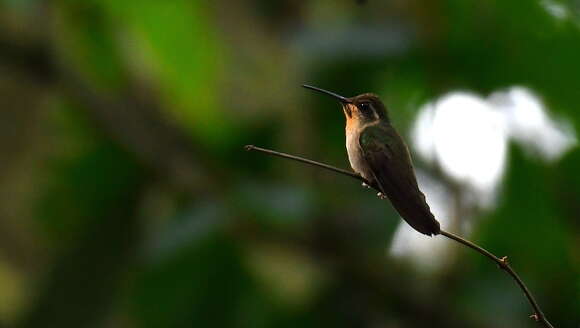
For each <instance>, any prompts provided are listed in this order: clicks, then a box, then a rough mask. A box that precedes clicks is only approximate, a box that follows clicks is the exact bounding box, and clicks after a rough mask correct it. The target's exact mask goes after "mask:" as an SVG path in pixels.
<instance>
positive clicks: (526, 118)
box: [390, 87, 577, 268]
mask: <svg viewBox="0 0 580 328" xmlns="http://www.w3.org/2000/svg"><path fill="white" fill-rule="evenodd" d="M509 140H513V141H515V142H516V143H517V144H519V145H520V146H522V147H524V149H526V150H527V151H528V152H529V153H532V154H534V155H537V156H538V157H539V158H540V159H543V160H545V161H548V162H552V161H555V160H558V159H559V158H560V157H561V156H562V155H564V154H565V153H566V152H567V151H569V150H570V149H571V148H572V147H574V146H576V145H577V139H576V134H575V132H574V130H573V128H572V125H571V124H570V123H568V122H566V121H564V120H563V119H554V118H553V117H552V116H551V115H549V114H548V112H547V110H546V108H545V107H544V105H543V104H542V103H541V101H540V100H539V98H538V97H537V96H536V95H534V94H533V93H532V92H531V91H530V90H528V89H525V88H522V87H513V88H510V89H509V90H507V91H500V92H495V93H493V94H492V95H491V96H490V97H489V98H488V99H484V98H482V97H479V96H477V95H474V94H470V93H465V92H454V93H450V94H448V95H445V96H443V97H442V98H440V99H439V100H436V101H434V102H430V103H427V104H426V105H424V106H423V107H422V108H421V109H420V111H419V114H418V115H417V119H416V120H415V124H414V127H413V130H412V142H413V145H414V147H413V148H414V149H415V150H416V151H417V153H418V155H419V156H421V157H422V158H423V159H424V160H426V161H428V162H430V163H432V164H435V163H436V164H438V165H439V166H440V167H441V169H442V171H443V173H444V174H446V175H447V176H449V177H450V178H452V179H454V180H455V181H457V183H459V185H460V186H462V188H463V193H462V196H463V197H462V198H463V199H462V201H463V202H465V205H475V206H477V207H479V208H482V209H485V208H487V209H491V208H493V207H494V206H495V202H494V200H495V194H496V190H497V188H498V186H499V185H500V182H501V179H502V177H503V174H504V171H505V163H506V159H507V148H508V142H509ZM418 180H419V187H420V188H421V190H422V191H423V193H424V194H425V196H426V198H427V202H428V203H429V206H430V207H431V210H432V212H433V214H434V215H435V217H436V218H437V220H439V222H440V223H441V227H442V228H447V225H448V220H449V216H450V215H453V214H454V213H452V208H451V207H450V204H452V203H453V201H454V200H452V199H451V198H450V197H451V195H449V193H448V192H446V190H445V186H444V185H442V184H441V183H439V182H437V181H434V179H432V178H431V179H429V178H427V177H426V176H425V175H424V174H418ZM437 239H440V238H437ZM437 239H433V238H430V237H427V236H424V235H422V234H420V233H417V232H416V231H414V230H412V229H411V228H410V227H409V226H408V225H407V224H406V223H405V222H404V221H402V222H401V224H400V225H399V227H398V228H397V231H396V233H395V237H394V239H393V243H392V245H391V248H390V253H391V255H393V256H397V257H404V256H410V260H412V261H414V262H416V263H418V264H419V263H420V264H422V266H423V267H427V268H429V267H431V268H435V267H436V266H434V263H432V260H433V258H438V257H439V256H438V254H442V251H444V248H442V247H444V246H441V245H439V244H438V242H439V241H440V240H437ZM443 244H444V245H448V244H449V243H447V244H445V243H443Z"/></svg>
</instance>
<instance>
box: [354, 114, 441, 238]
mask: <svg viewBox="0 0 580 328" xmlns="http://www.w3.org/2000/svg"><path fill="white" fill-rule="evenodd" d="M359 143H360V147H361V150H362V153H363V156H364V158H365V159H366V161H367V163H368V165H369V167H370V169H371V171H372V173H373V175H374V178H375V181H376V183H377V185H378V186H379V188H380V189H381V191H382V192H383V194H385V195H386V196H387V197H388V198H389V200H390V201H391V203H392V204H393V207H394V208H395V209H396V210H397V212H399V214H400V215H401V217H402V218H403V219H404V220H405V221H407V223H408V224H409V225H411V227H413V228H414V229H415V230H417V231H419V232H421V233H423V234H426V235H433V234H435V235H436V234H438V233H439V222H437V220H435V217H433V214H432V213H431V210H430V209H429V205H427V202H426V201H425V195H423V193H422V192H421V191H420V190H419V187H418V185H417V178H416V177H415V172H414V170H413V165H412V163H411V156H410V155H409V150H408V149H407V146H406V145H405V143H404V141H403V139H402V138H401V136H400V135H399V134H398V133H397V131H395V129H394V128H393V127H392V126H390V125H387V124H379V125H374V126H369V127H367V128H365V129H364V130H363V132H362V133H361V136H360V139H359Z"/></svg>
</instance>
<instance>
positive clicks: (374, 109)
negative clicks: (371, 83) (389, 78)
mask: <svg viewBox="0 0 580 328" xmlns="http://www.w3.org/2000/svg"><path fill="white" fill-rule="evenodd" d="M303 87H305V88H308V89H311V90H315V91H318V92H322V93H325V94H327V95H330V96H332V97H334V98H336V99H338V101H340V103H341V105H342V110H343V112H344V116H345V117H346V149H347V152H348V159H349V162H350V166H351V167H352V169H353V170H354V171H355V172H356V173H358V174H360V175H361V176H362V177H363V178H365V180H367V181H368V182H369V183H370V184H371V185H372V186H373V187H375V188H376V189H378V190H380V191H381V192H380V193H379V197H381V198H383V197H384V196H386V197H388V199H389V200H390V201H391V203H392V204H393V207H394V208H395V209H396V210H397V212H398V213H399V214H400V215H401V217H402V218H403V219H404V220H405V221H406V222H407V223H408V224H409V225H411V227H413V228H414V229H415V230H417V231H419V232H420V233H423V234H426V235H437V234H439V232H440V228H439V222H437V220H435V217H434V216H433V214H432V213H431V210H430V209H429V205H427V202H426V201H425V195H423V193H422V192H421V191H420V190H419V186H418V185H417V178H416V177H415V172H414V170H413V164H412V162H411V156H410V154H409V149H408V148H407V145H406V144H405V142H404V141H403V139H402V138H401V136H400V135H399V133H397V131H396V130H395V128H394V127H393V126H392V125H391V121H390V119H389V115H388V112H387V109H386V108H385V105H384V104H383V103H382V102H381V100H380V99H379V97H378V96H377V95H374V94H372V93H364V94H362V95H359V96H356V97H352V98H346V97H343V96H340V95H338V94H336V93H333V92H330V91H327V90H323V89H320V88H317V87H313V86H309V85H303Z"/></svg>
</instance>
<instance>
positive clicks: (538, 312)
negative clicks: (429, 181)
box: [244, 145, 554, 328]
mask: <svg viewBox="0 0 580 328" xmlns="http://www.w3.org/2000/svg"><path fill="white" fill-rule="evenodd" d="M244 148H245V149H246V150H247V151H252V150H255V151H259V152H262V153H266V154H268V155H273V156H277V157H281V158H287V159H291V160H294V161H298V162H302V163H306V164H310V165H314V166H318V167H321V168H323V169H327V170H330V171H333V172H336V173H339V174H342V175H346V176H349V177H351V178H355V179H357V180H359V181H362V182H364V183H366V184H367V185H369V186H371V187H372V188H374V189H377V188H376V187H375V186H373V184H371V183H369V181H367V180H366V179H364V178H363V177H361V176H360V175H358V174H356V173H354V172H351V171H347V170H344V169H340V168H337V167H334V166H332V165H328V164H324V163H320V162H316V161H313V160H310V159H306V158H302V157H299V156H294V155H290V154H286V153H281V152H277V151H274V150H270V149H265V148H260V147H256V146H253V145H247V146H245V147H244ZM377 190H378V189H377ZM378 191H380V190H378ZM439 234H441V235H443V236H445V237H447V238H449V239H451V240H453V241H456V242H458V243H460V244H462V245H464V246H467V247H469V248H471V249H473V250H475V251H477V252H478V253H480V254H482V255H484V256H485V257H487V258H489V259H491V260H492V261H494V262H495V263H496V264H497V265H498V266H499V267H500V269H502V270H504V271H505V272H506V273H507V274H508V275H510V276H511V277H512V278H513V279H514V280H515V281H516V283H517V284H518V286H519V287H520V289H521V290H522V291H523V292H524V295H525V296H526V298H527V299H528V301H529V302H530V305H531V306H532V308H533V309H534V312H535V313H534V314H532V315H531V316H530V318H531V319H534V320H535V321H536V322H538V323H541V324H542V325H543V326H544V327H547V328H554V326H552V324H551V323H550V322H549V321H548V319H547V318H546V316H545V315H544V312H543V311H542V309H541V308H540V306H539V305H538V302H537V301H536V299H535V298H534V296H533V295H532V293H531V292H530V290H529V289H528V287H527V286H526V284H525V283H524V282H523V281H522V279H521V278H520V277H519V276H518V274H517V273H516V272H515V271H514V270H513V269H512V268H511V266H510V265H509V263H508V258H507V256H504V257H502V258H499V257H497V256H495V255H493V254H492V253H491V252H489V251H488V250H486V249H484V248H483V247H480V246H478V245H476V244H474V243H473V242H470V241H469V240H466V239H464V238H462V237H459V236H457V235H455V234H453V233H451V232H447V231H445V230H441V231H440V233H439Z"/></svg>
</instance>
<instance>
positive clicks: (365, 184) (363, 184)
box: [361, 182, 371, 189]
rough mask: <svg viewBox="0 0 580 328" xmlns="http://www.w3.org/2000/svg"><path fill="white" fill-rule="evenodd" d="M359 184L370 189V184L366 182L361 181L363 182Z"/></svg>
mask: <svg viewBox="0 0 580 328" xmlns="http://www.w3.org/2000/svg"><path fill="white" fill-rule="evenodd" d="M361 185H362V186H363V187H364V188H369V189H371V186H369V185H368V184H367V183H366V182H363V183H361Z"/></svg>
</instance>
